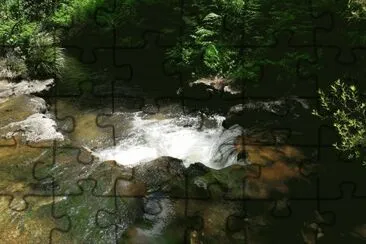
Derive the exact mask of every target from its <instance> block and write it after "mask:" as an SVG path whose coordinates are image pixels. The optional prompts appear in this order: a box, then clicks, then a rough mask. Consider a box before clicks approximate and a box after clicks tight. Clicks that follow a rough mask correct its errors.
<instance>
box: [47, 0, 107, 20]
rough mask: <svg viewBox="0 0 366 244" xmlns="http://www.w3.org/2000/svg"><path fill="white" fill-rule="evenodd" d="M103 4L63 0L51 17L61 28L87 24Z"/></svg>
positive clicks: (92, 1) (102, 0) (98, 0)
mask: <svg viewBox="0 0 366 244" xmlns="http://www.w3.org/2000/svg"><path fill="white" fill-rule="evenodd" d="M103 2H104V0H83V1H80V0H63V1H61V2H60V3H59V5H58V8H57V9H56V11H55V13H54V14H53V15H52V16H51V21H52V22H53V23H54V24H57V25H61V26H70V25H71V24H77V23H82V22H85V21H87V20H88V19H89V18H90V17H93V15H94V14H95V12H96V10H97V9H98V7H101V6H102V4H103Z"/></svg>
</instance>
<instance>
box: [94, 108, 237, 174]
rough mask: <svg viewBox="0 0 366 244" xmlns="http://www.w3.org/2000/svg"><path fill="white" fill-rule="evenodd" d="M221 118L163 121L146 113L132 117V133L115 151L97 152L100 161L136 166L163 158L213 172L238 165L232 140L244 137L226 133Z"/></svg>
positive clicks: (187, 117) (180, 117)
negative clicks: (200, 164)
mask: <svg viewBox="0 0 366 244" xmlns="http://www.w3.org/2000/svg"><path fill="white" fill-rule="evenodd" d="M223 120H224V117H223V116H219V115H214V116H204V117H202V116H200V115H195V116H192V115H180V116H175V117H168V118H163V119H161V118H160V119H157V118H154V117H153V118H151V116H150V117H149V116H146V115H144V113H143V112H136V113H133V116H132V118H131V117H130V119H129V123H130V129H128V130H127V131H125V136H124V137H123V139H122V140H121V141H120V142H119V143H118V145H117V146H116V147H112V148H107V149H103V150H99V151H97V153H96V154H97V156H98V157H99V158H100V159H101V160H103V161H104V160H115V161H117V163H119V164H123V165H129V166H133V165H135V164H138V163H143V162H148V161H151V160H153V159H156V158H158V157H160V156H171V157H174V158H178V159H181V160H183V163H184V165H185V166H189V164H192V163H195V162H200V163H203V164H205V165H206V166H208V167H211V168H217V169H218V168H223V167H226V166H228V165H231V164H233V163H236V155H237V153H235V152H234V145H233V140H234V138H235V136H237V135H240V134H241V133H242V129H241V128H240V127H235V128H234V127H232V128H231V129H229V130H225V129H224V128H223V127H222V126H221V123H222V122H223Z"/></svg>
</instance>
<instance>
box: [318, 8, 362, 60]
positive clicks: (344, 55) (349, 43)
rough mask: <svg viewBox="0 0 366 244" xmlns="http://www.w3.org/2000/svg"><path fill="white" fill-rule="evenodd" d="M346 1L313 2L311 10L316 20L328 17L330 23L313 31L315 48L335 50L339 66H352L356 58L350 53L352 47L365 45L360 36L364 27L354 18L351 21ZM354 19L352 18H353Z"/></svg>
mask: <svg viewBox="0 0 366 244" xmlns="http://www.w3.org/2000/svg"><path fill="white" fill-rule="evenodd" d="M352 4H354V3H350V2H347V1H330V2H323V3H318V2H315V1H313V3H312V8H313V12H314V13H315V15H319V17H317V18H324V17H323V16H324V15H327V16H328V22H330V23H331V25H329V27H328V28H316V29H315V32H314V34H315V41H316V46H317V47H321V48H333V49H335V50H337V56H336V62H338V63H340V64H353V63H355V62H356V59H357V58H356V56H355V55H354V53H353V52H352V49H353V47H365V45H366V43H365V41H364V40H362V38H360V34H361V33H362V32H363V31H364V26H363V25H362V24H361V22H359V21H358V20H357V19H356V18H354V19H352V15H353V14H354V13H352V10H351V7H350V6H351V5H352ZM353 17H354V16H353Z"/></svg>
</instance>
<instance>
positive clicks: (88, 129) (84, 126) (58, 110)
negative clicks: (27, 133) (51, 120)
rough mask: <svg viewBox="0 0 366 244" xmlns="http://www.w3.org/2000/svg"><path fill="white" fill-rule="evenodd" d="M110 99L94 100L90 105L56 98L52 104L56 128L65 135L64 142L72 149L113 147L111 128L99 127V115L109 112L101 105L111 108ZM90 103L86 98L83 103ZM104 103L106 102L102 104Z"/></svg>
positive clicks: (70, 99)
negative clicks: (72, 147)
mask: <svg viewBox="0 0 366 244" xmlns="http://www.w3.org/2000/svg"><path fill="white" fill-rule="evenodd" d="M110 100H111V99H103V98H100V99H95V98H94V102H90V104H82V103H78V104H76V103H75V100H74V99H72V98H57V99H55V100H54V103H53V104H52V110H53V111H54V113H55V116H56V119H57V123H58V128H59V129H60V130H61V131H63V132H64V134H65V135H66V142H67V143H69V145H71V146H74V147H82V146H87V147H89V148H94V147H100V146H108V145H110V146H113V145H114V137H113V130H112V129H111V128H108V127H107V128H103V127H101V126H99V124H98V123H99V122H100V121H99V114H101V113H105V112H107V111H110V109H108V108H102V105H101V104H103V103H104V104H107V105H110V106H112V105H111V104H112V103H111V101H110ZM89 101H92V99H91V98H87V99H86V100H85V103H87V102H89ZM104 101H106V102H104Z"/></svg>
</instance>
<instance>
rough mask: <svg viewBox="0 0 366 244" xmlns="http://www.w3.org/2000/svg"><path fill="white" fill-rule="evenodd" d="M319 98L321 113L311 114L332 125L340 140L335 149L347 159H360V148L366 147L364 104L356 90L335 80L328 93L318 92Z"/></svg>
mask: <svg viewBox="0 0 366 244" xmlns="http://www.w3.org/2000/svg"><path fill="white" fill-rule="evenodd" d="M319 96H320V102H321V107H322V112H319V111H317V110H314V111H313V114H314V115H316V116H318V117H319V118H321V119H329V120H330V121H331V122H332V123H333V126H334V127H335V128H336V130H337V132H338V134H339V136H340V139H341V140H340V143H336V144H334V146H335V147H336V149H338V150H340V151H342V152H344V153H346V154H347V157H348V158H349V159H359V158H361V159H362V157H361V156H362V154H363V152H362V150H363V149H362V147H365V146H366V117H365V113H366V102H365V101H363V100H362V99H361V98H360V96H359V94H358V91H357V88H356V87H355V86H354V85H350V86H348V85H346V84H345V83H344V82H341V81H340V80H337V81H336V82H335V83H334V84H333V85H331V89H330V92H329V93H325V92H324V91H322V90H319Z"/></svg>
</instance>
